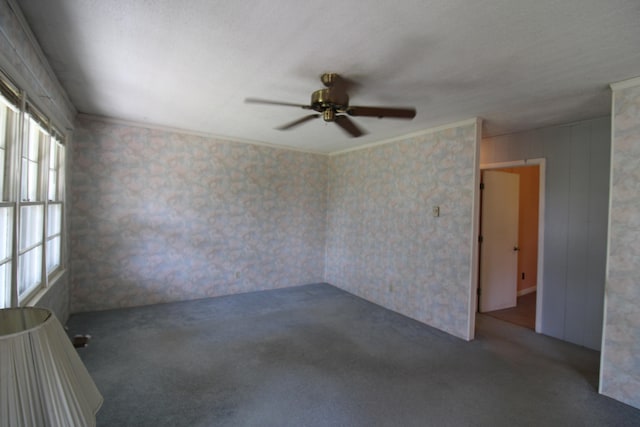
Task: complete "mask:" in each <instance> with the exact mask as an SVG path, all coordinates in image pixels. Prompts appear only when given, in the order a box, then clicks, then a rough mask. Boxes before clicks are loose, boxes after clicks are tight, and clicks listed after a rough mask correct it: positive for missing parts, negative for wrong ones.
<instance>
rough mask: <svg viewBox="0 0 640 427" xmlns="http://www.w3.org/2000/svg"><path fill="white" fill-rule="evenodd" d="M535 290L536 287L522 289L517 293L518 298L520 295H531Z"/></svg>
mask: <svg viewBox="0 0 640 427" xmlns="http://www.w3.org/2000/svg"><path fill="white" fill-rule="evenodd" d="M536 290H537V287H536V286H531V287H530V288H524V289H521V290H519V291H518V296H519V297H521V296H522V295H527V294H531V293H534V292H535V291H536Z"/></svg>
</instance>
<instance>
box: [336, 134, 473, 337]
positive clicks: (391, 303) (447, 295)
mask: <svg viewBox="0 0 640 427" xmlns="http://www.w3.org/2000/svg"><path fill="white" fill-rule="evenodd" d="M477 144H478V142H477V141H476V124H475V122H474V123H472V124H468V125H464V126H459V127H454V128H450V129H446V130H442V131H438V132H435V133H429V134H424V135H422V136H419V137H414V138H410V139H407V140H403V141H399V142H394V143H389V144H385V145H381V146H376V147H371V148H366V149H362V150H358V151H353V152H348V153H345V154H340V155H336V156H333V157H331V158H330V162H329V202H328V228H327V258H326V280H327V281H328V282H329V283H332V284H333V285H336V286H338V287H340V288H342V289H345V290H347V291H349V292H352V293H354V294H356V295H359V296H361V297H363V298H365V299H368V300H370V301H373V302H375V303H378V304H380V305H382V306H384V307H387V308H390V309H392V310H394V311H397V312H399V313H402V314H404V315H406V316H409V317H412V318H414V319H417V320H420V321H422V322H425V323H427V324H429V325H432V326H434V327H437V328H440V329H442V330H444V331H447V332H449V333H451V334H453V335H456V336H459V337H462V338H468V335H469V326H468V320H469V292H470V291H469V289H470V288H469V280H470V259H471V252H470V251H471V248H470V246H471V236H472V234H471V227H472V222H473V206H474V191H473V190H474V185H475V182H476V179H475V176H474V173H475V171H476V167H475V161H476V158H475V156H476V151H477ZM433 206H439V207H440V217H437V218H436V217H433V216H432V207H433Z"/></svg>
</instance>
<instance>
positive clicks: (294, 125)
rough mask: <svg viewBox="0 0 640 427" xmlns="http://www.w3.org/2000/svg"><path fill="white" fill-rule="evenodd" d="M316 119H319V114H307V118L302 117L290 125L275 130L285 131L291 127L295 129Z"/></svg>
mask: <svg viewBox="0 0 640 427" xmlns="http://www.w3.org/2000/svg"><path fill="white" fill-rule="evenodd" d="M318 117H320V114H309V115H308V116H304V117H302V118H300V119H298V120H295V121H293V122H291V123H287V124H286V125H282V126H280V127H277V128H276V129H278V130H287V129H291V128H293V127H296V126H298V125H301V124H303V123H306V122H308V121H309V120H313V119H317V118H318Z"/></svg>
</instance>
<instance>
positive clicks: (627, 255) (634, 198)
mask: <svg viewBox="0 0 640 427" xmlns="http://www.w3.org/2000/svg"><path fill="white" fill-rule="evenodd" d="M611 168H612V171H613V173H612V181H611V208H610V228H609V260H608V261H609V262H608V272H607V285H606V290H605V292H606V300H605V304H606V307H605V310H606V311H605V313H606V316H605V329H604V349H603V353H602V358H603V360H602V372H601V376H602V381H601V384H600V387H601V391H602V392H603V393H604V394H607V395H609V396H611V397H613V398H615V399H618V400H621V401H623V402H625V403H628V404H630V405H633V406H635V407H638V408H640V282H639V279H638V272H640V80H639V81H638V85H637V86H635V87H630V88H625V89H620V90H616V91H615V93H614V110H613V141H612V159H611Z"/></svg>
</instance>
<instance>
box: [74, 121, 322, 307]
mask: <svg viewBox="0 0 640 427" xmlns="http://www.w3.org/2000/svg"><path fill="white" fill-rule="evenodd" d="M73 148H74V149H73V157H74V164H73V168H72V170H71V174H72V185H71V194H72V202H73V212H72V215H71V259H72V264H71V268H72V293H71V303H72V304H71V305H72V311H73V312H76V311H85V310H100V309H107V308H114V307H125V306H135V305H145V304H152V303H159V302H166V301H179V300H188V299H196V298H203V297H213V296H219V295H227V294H234V293H239V292H247V291H254V290H262V289H273V288H279V287H286V286H294V285H301V284H307V283H314V282H321V281H323V275H324V249H325V226H326V223H325V218H326V188H327V157H326V156H324V155H319V154H309V153H303V152H297V151H292V150H285V149H278V148H272V147H267V146H258V145H250V144H244V143H239V142H230V141H223V140H215V139H212V138H207V137H202V136H195V135H188V134H183V133H177V132H170V131H165V130H153V129H147V128H143V127H137V126H131V125H126V124H117V123H113V122H111V123H109V122H105V121H101V120H96V119H92V118H88V117H81V116H80V117H79V118H78V120H77V126H76V138H75V143H74V147H73Z"/></svg>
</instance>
